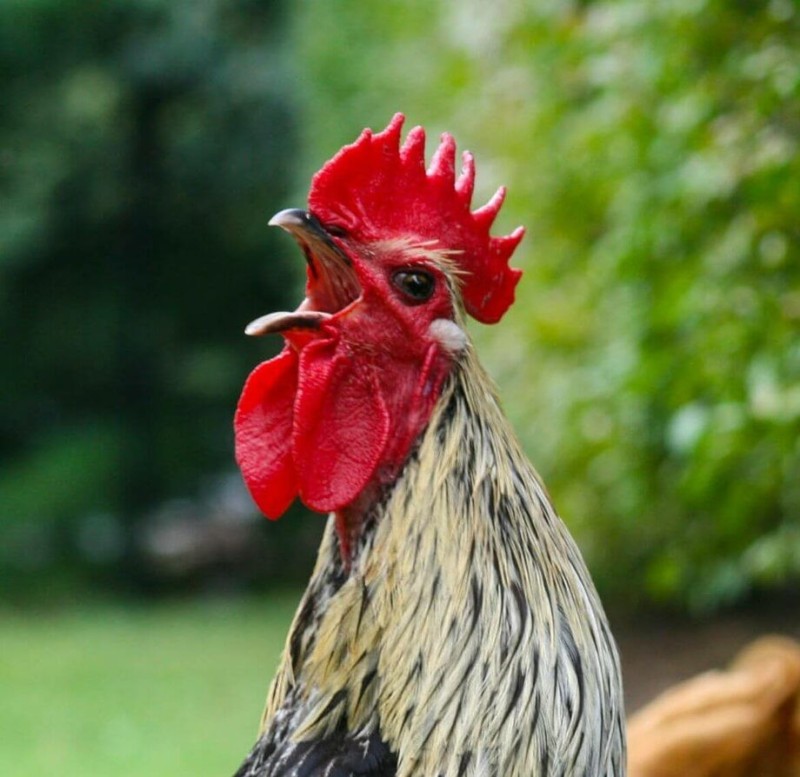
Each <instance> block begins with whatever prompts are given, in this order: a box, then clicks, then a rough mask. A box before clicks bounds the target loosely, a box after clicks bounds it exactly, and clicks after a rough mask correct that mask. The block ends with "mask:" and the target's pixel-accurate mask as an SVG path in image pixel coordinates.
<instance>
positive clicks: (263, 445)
mask: <svg viewBox="0 0 800 777" xmlns="http://www.w3.org/2000/svg"><path fill="white" fill-rule="evenodd" d="M270 223H271V224H276V225H278V226H281V227H283V228H284V229H286V230H287V231H288V232H290V233H292V234H293V235H294V237H295V238H296V239H297V241H298V242H299V244H300V246H301V247H302V249H303V251H304V252H305V255H306V259H307V262H308V283H307V286H306V299H305V300H304V301H303V302H302V304H301V305H300V306H299V307H298V309H297V310H296V311H294V312H293V313H272V314H270V315H267V316H264V317H262V318H260V319H257V320H256V321H254V322H253V323H252V324H250V326H249V327H248V328H247V332H248V334H267V333H270V332H280V333H281V334H282V335H283V336H284V338H285V340H286V347H285V348H284V350H283V351H282V352H281V353H280V354H279V355H278V356H277V357H275V358H274V359H272V360H270V361H268V362H264V363H263V364H261V365H259V366H258V367H257V368H256V369H255V370H254V371H253V373H252V374H251V375H250V377H249V378H248V380H247V383H246V385H245V388H244V391H243V393H242V396H241V399H240V401H239V406H238V408H237V412H236V420H235V429H236V456H237V460H238V462H239V465H240V467H241V469H242V473H243V474H244V478H245V482H246V483H247V485H248V488H249V489H250V492H251V494H252V495H253V498H254V499H255V501H256V503H257V504H258V505H259V507H260V508H261V509H262V510H263V512H264V513H265V514H266V515H268V516H269V517H270V518H278V517H279V516H280V515H281V514H282V513H283V512H284V511H285V510H286V508H287V507H288V506H289V504H290V503H291V502H292V500H293V499H294V498H295V496H298V495H299V496H300V498H301V499H302V501H303V502H304V503H305V504H306V505H307V506H308V507H310V508H312V509H314V510H318V511H320V512H327V511H330V510H339V509H342V508H346V507H347V506H349V505H351V504H353V503H354V502H356V501H357V500H358V499H359V497H362V496H364V495H365V494H366V495H370V494H372V492H373V491H374V492H375V494H376V495H377V493H378V492H379V490H380V488H381V487H382V485H384V484H385V483H387V482H391V481H392V480H393V479H394V478H395V477H396V476H397V474H398V472H399V470H400V467H401V466H402V464H403V462H404V461H405V459H406V458H407V456H408V453H409V451H410V449H411V446H412V444H413V442H414V440H415V439H416V438H417V436H418V435H419V434H420V432H421V431H422V429H423V428H424V426H425V424H426V423H427V421H428V419H429V418H430V413H431V411H432V409H433V406H434V404H435V402H436V400H437V398H438V397H439V394H440V391H441V387H442V383H443V381H444V379H445V377H446V376H447V374H448V371H449V369H450V367H451V365H452V361H453V356H454V355H455V354H457V353H458V352H459V351H460V350H462V349H463V348H464V347H465V346H466V342H467V341H466V335H465V334H464V332H463V330H462V329H461V328H460V326H459V325H458V324H457V323H456V322H455V321H454V319H455V318H456V312H455V302H454V300H455V298H456V297H455V292H454V284H455V280H454V276H453V275H452V273H451V272H450V269H449V268H450V267H451V262H450V260H449V259H448V257H447V255H446V252H441V251H437V250H436V248H435V247H433V246H432V245H431V243H430V241H428V242H426V241H424V240H415V239H413V238H408V239H399V238H395V239H390V240H385V241H374V242H371V243H369V244H363V243H359V242H358V241H356V240H355V239H354V238H351V237H349V236H348V235H347V234H346V233H345V232H344V231H343V230H342V229H341V228H337V227H332V226H331V227H325V226H323V225H322V224H321V223H320V222H319V221H318V220H317V219H316V218H315V217H314V216H313V215H311V214H309V213H305V212H303V211H298V210H289V211H282V212H281V213H279V214H277V216H275V217H274V218H273V219H272V221H271V222H270Z"/></svg>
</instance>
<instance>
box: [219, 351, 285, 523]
mask: <svg viewBox="0 0 800 777" xmlns="http://www.w3.org/2000/svg"><path fill="white" fill-rule="evenodd" d="M297 363H298V359H297V354H296V353H295V351H294V350H292V349H290V348H285V349H284V350H283V351H282V352H281V353H280V354H278V356H276V357H275V358H274V359H271V360H270V361H267V362H263V363H262V364H259V366H258V367H256V368H255V369H254V370H253V372H251V373H250V377H248V379H247V382H246V383H245V385H244V389H243V390H242V395H241V397H240V398H239V404H238V406H237V408H236V416H235V418H234V430H235V437H236V461H237V462H238V463H239V467H240V468H241V471H242V475H243V476H244V481H245V484H246V485H247V488H248V489H249V491H250V494H251V495H252V497H253V499H254V500H255V502H256V504H257V505H258V507H259V508H260V509H261V511H262V512H263V513H264V514H265V515H266V516H267V517H268V518H272V519H275V518H280V516H281V515H282V514H283V513H284V512H285V511H286V509H287V508H288V507H289V505H290V504H291V503H292V500H293V499H294V498H295V496H297V491H298V483H297V474H296V472H295V467H294V462H293V461H292V451H291V440H292V406H293V404H294V399H295V394H296V393H297Z"/></svg>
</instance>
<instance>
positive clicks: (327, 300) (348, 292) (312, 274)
mask: <svg viewBox="0 0 800 777" xmlns="http://www.w3.org/2000/svg"><path fill="white" fill-rule="evenodd" d="M269 224H270V226H274V227H280V228H281V229H285V230H286V231H287V232H288V233H289V234H291V235H292V237H294V239H295V240H296V241H297V242H298V243H299V244H300V247H301V248H302V249H303V253H304V254H305V257H306V261H307V262H308V283H307V286H306V299H305V300H304V301H303V303H302V304H301V305H300V307H299V308H298V309H297V310H296V311H295V312H294V313H292V314H289V313H271V314H269V315H267V316H261V318H259V319H256V320H255V321H253V322H252V323H251V324H249V325H248V327H247V329H246V330H245V332H246V333H247V334H253V335H261V334H267V333H269V332H279V331H284V330H286V329H297V328H302V329H309V328H312V329H313V328H317V327H318V326H319V325H320V323H321V322H322V321H323V320H325V319H327V318H330V314H333V313H337V312H338V311H340V310H341V309H342V308H344V307H346V306H347V305H349V304H350V303H351V302H353V300H355V299H357V298H358V296H359V295H360V294H361V286H360V284H359V282H358V278H357V276H356V273H355V271H354V269H353V263H352V261H351V260H350V258H349V257H348V256H347V254H346V253H345V252H344V251H343V250H342V249H341V248H340V247H339V246H338V245H337V244H336V242H335V241H334V240H333V238H332V237H331V235H330V234H329V233H328V231H327V230H326V229H325V227H324V226H323V225H322V224H321V223H320V221H319V219H317V218H316V217H315V216H314V215H313V214H312V213H308V212H307V211H304V210H300V209H299V208H289V209H287V210H282V211H280V213H276V214H275V215H274V216H273V217H272V218H271V219H270V220H269Z"/></svg>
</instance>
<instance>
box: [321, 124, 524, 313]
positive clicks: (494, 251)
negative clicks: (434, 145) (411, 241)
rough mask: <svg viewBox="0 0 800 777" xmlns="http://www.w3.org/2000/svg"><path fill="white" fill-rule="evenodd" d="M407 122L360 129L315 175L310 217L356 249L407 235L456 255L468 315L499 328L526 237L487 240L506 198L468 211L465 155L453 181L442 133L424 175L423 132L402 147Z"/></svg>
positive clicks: (469, 171) (449, 141)
mask: <svg viewBox="0 0 800 777" xmlns="http://www.w3.org/2000/svg"><path fill="white" fill-rule="evenodd" d="M404 119H405V117H404V116H403V114H402V113H397V114H395V116H394V118H393V119H392V121H391V122H390V124H389V126H388V127H387V128H386V129H385V130H383V132H379V133H378V134H377V135H374V134H373V133H372V131H371V130H368V129H365V130H364V131H363V132H362V133H361V135H360V137H359V138H358V140H356V142H355V143H353V144H352V145H349V146H345V147H344V148H343V149H342V150H341V151H339V153H338V154H336V156H334V157H333V159H331V160H330V161H329V162H327V163H326V164H325V166H324V167H323V168H322V169H321V170H320V171H319V172H318V173H317V174H316V175H315V176H314V178H313V180H312V182H311V191H310V192H309V195H308V204H309V210H310V211H311V212H312V213H313V214H314V215H315V216H316V217H317V218H318V219H319V220H320V221H321V222H322V223H323V224H327V225H331V226H333V225H335V226H339V227H342V228H344V229H345V230H347V232H348V234H349V235H351V236H352V237H354V238H355V239H357V240H359V241H362V242H370V241H375V240H384V239H387V238H395V237H405V236H409V235H411V236H413V237H415V238H419V239H420V240H421V241H435V242H434V243H433V247H437V248H442V249H447V250H452V251H458V252H459V253H458V254H455V255H454V257H453V259H454V261H455V262H456V264H457V265H458V267H459V269H460V270H461V271H462V272H463V273H464V276H463V278H462V285H461V290H462V294H463V299H464V305H465V307H466V309H467V312H468V313H469V314H470V315H471V316H473V317H474V318H476V319H477V320H478V321H481V322H483V323H484V324H494V323H495V322H497V321H499V320H500V319H501V318H502V316H503V314H504V313H505V312H506V310H508V308H509V306H510V305H511V303H512V302H513V301H514V287H515V286H516V285H517V281H519V278H520V276H521V275H522V271H521V270H517V269H514V268H512V267H509V266H508V261H509V259H510V258H511V254H512V253H513V252H514V249H515V248H516V247H517V245H518V244H519V242H520V240H522V236H523V234H524V233H525V230H524V229H523V228H522V227H518V228H517V229H515V230H514V231H513V232H512V233H511V234H510V235H504V236H501V237H492V236H491V235H490V234H489V230H490V229H491V226H492V222H494V220H495V217H496V216H497V213H498V211H499V210H500V206H501V205H502V204H503V199H504V198H505V188H503V187H501V188H500V189H498V190H497V193H496V194H495V195H494V197H492V199H491V200H489V202H487V203H486V205H484V206H483V207H482V208H478V209H477V210H476V211H471V210H470V205H471V200H472V190H473V186H474V183H475V163H474V161H473V159H472V154H470V153H469V152H468V151H465V152H464V155H463V167H462V170H461V175H459V177H458V179H456V177H455V153H456V144H455V141H454V140H453V138H452V137H451V136H450V135H448V134H447V133H445V134H444V135H442V142H441V144H440V145H439V148H438V149H437V150H436V153H435V154H434V156H433V160H432V161H431V164H430V167H429V168H428V170H427V171H426V170H425V131H424V130H423V129H422V127H415V128H414V129H412V130H411V132H409V133H408V136H407V138H406V141H405V143H404V144H403V146H402V148H401V147H400V131H401V129H402V127H403V121H404Z"/></svg>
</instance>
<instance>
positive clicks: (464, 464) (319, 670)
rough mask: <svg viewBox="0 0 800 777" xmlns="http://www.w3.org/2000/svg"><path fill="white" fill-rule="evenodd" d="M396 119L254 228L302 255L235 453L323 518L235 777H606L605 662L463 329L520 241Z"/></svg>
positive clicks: (620, 760) (613, 774) (602, 629)
mask: <svg viewBox="0 0 800 777" xmlns="http://www.w3.org/2000/svg"><path fill="white" fill-rule="evenodd" d="M402 124H403V116H402V115H401V114H397V115H396V116H395V117H394V118H393V120H392V121H391V123H390V124H389V126H388V127H387V128H386V129H385V130H383V131H382V132H379V133H372V132H371V131H370V130H365V131H364V132H363V133H362V134H361V136H360V137H359V138H358V139H357V140H356V142H355V143H353V144H352V145H349V146H345V147H344V148H343V149H342V150H341V151H340V152H339V153H338V154H337V155H335V156H334V157H333V158H332V159H331V160H330V161H329V162H328V163H327V164H325V165H324V166H323V168H322V169H321V170H320V171H319V172H318V173H317V174H316V175H315V176H314V178H313V181H312V184H311V190H310V194H309V200H308V209H307V210H284V211H281V212H280V213H278V214H277V215H276V216H274V217H273V218H272V220H271V222H270V223H271V224H272V225H276V226H279V227H282V228H283V229H284V230H286V231H287V232H289V233H291V235H292V236H293V237H294V238H295V239H296V241H297V242H298V243H299V245H300V247H301V248H302V250H303V253H304V254H305V258H306V262H307V274H308V280H307V286H306V297H305V299H304V301H303V302H302V303H301V304H300V306H299V307H298V308H297V309H296V310H295V311H294V312H281V313H272V314H269V315H266V316H263V317H261V318H259V319H256V320H255V321H253V322H252V323H251V324H250V325H249V326H248V327H247V330H246V332H247V333H248V334H251V335H264V334H268V333H280V334H281V335H282V336H283V338H284V339H285V343H286V344H285V347H284V349H283V351H282V352H281V353H280V354H279V355H278V356H276V357H275V358H273V359H271V360H270V361H267V362H265V363H263V364H261V365H259V366H258V367H257V368H256V369H255V370H254V371H253V373H252V374H251V375H250V377H249V378H248V380H247V382H246V384H245V387H244V390H243V392H242V396H241V398H240V400H239V405H238V407H237V411H236V418H235V433H236V455H237V461H238V463H239V466H240V468H241V470H242V473H243V476H244V479H245V482H246V484H247V486H248V488H249V490H250V493H251V494H252V496H253V498H254V500H255V502H256V503H257V504H258V506H259V507H260V508H261V510H262V511H263V512H264V513H265V514H266V515H267V516H268V517H270V518H273V519H275V518H278V517H279V516H280V515H281V514H282V513H283V512H284V511H285V510H286V509H287V507H288V506H289V505H290V504H291V502H292V501H293V500H294V499H295V498H297V497H299V498H300V500H302V502H303V503H304V504H305V505H307V506H308V507H309V508H311V509H312V510H315V511H318V512H322V513H329V514H330V517H329V519H328V522H327V525H326V528H325V532H324V535H323V539H322V542H321V546H320V550H319V556H318V560H317V563H316V566H315V568H314V571H313V574H312V577H311V581H310V583H309V585H308V589H307V590H306V592H305V595H304V596H303V599H302V602H301V604H300V606H299V609H298V611H297V613H296V615H295V618H294V621H293V623H292V625H291V628H290V632H289V635H288V638H287V642H286V648H285V650H284V653H283V655H282V657H281V660H280V665H279V667H278V670H277V674H276V676H275V678H274V680H273V682H272V686H271V688H270V692H269V696H268V700H267V705H266V710H265V712H264V716H263V720H262V725H261V733H260V736H259V738H258V740H257V742H256V744H255V746H254V747H253V749H252V751H251V752H250V754H249V755H248V756H247V758H246V759H245V761H244V763H243V764H242V766H241V767H240V768H239V770H238V772H237V777H278V775H296V776H297V777H300V776H302V775H328V776H329V777H334V776H336V777H347V776H350V775H353V776H355V775H363V776H368V775H369V776H371V777H378V776H379V775H386V776H388V775H393V776H394V775H397V777H409V776H410V775H419V776H420V777H434V776H435V775H442V776H443V777H456V775H464V776H467V775H500V776H503V777H514V776H515V775H519V777H533V776H534V775H538V776H544V775H583V776H585V777H603V776H606V777H621V776H622V775H624V774H625V734H624V722H623V721H624V716H623V702H622V689H621V681H620V670H619V661H618V657H617V651H616V647H615V644H614V640H613V638H612V635H611V633H610V630H609V626H608V623H607V620H606V617H605V615H604V613H603V609H602V606H601V604H600V601H599V599H598V596H597V593H596V592H595V589H594V586H593V584H592V581H591V578H590V576H589V573H588V572H587V570H586V567H585V565H584V562H583V560H582V558H581V555H580V553H579V551H578V549H577V547H576V546H575V544H574V542H573V540H572V539H571V537H570V536H569V534H568V532H567V530H566V528H565V526H564V525H563V523H562V522H561V520H560V519H559V518H558V516H557V515H556V512H555V510H554V508H553V506H552V504H551V503H550V500H549V498H548V496H547V493H546V491H545V488H544V486H543V485H542V483H541V481H540V480H539V477H538V476H537V474H536V472H535V471H534V469H533V467H532V466H531V464H530V463H529V462H528V460H527V458H526V456H525V454H524V453H523V451H522V449H521V447H520V445H519V443H518V442H517V439H516V437H515V435H514V433H513V431H512V429H511V427H510V425H509V423H508V421H507V420H506V418H505V417H504V415H503V412H502V411H501V408H500V405H499V403H498V400H497V397H496V394H495V390H494V387H493V385H492V383H491V381H490V379H489V378H488V376H487V375H486V373H485V372H484V371H483V369H482V368H481V367H480V365H479V363H478V361H477V359H476V356H475V352H474V349H473V346H472V344H471V342H470V339H469V337H468V335H467V333H466V330H465V322H466V316H467V315H470V316H472V317H473V318H475V319H477V320H478V321H481V322H483V323H495V322H497V321H498V320H499V319H500V318H501V317H502V316H503V314H504V313H505V311H506V310H507V308H508V307H509V306H510V305H511V303H512V302H513V299H514V288H515V286H516V284H517V281H518V280H519V277H520V275H521V272H520V271H519V270H516V269H512V268H510V267H509V265H508V262H509V259H510V257H511V254H512V252H513V251H514V249H515V248H516V246H517V244H518V243H519V242H520V240H521V239H522V236H523V230H522V229H521V228H519V229H517V230H516V231H514V232H512V233H511V234H510V235H506V236H502V237H494V236H491V235H490V228H491V225H492V222H493V221H494V219H495V217H496V215H497V213H498V211H499V209H500V206H501V205H502V202H503V199H504V196H505V190H504V189H502V188H501V189H500V190H499V191H498V192H497V193H496V194H495V195H494V197H493V198H492V199H491V200H490V201H489V202H488V203H487V204H486V205H484V206H483V207H481V208H479V209H477V210H475V211H472V210H471V204H470V203H471V199H472V190H473V184H474V177H475V168H474V163H473V159H472V156H471V155H470V154H469V153H465V154H464V155H463V167H462V170H461V172H460V174H459V175H458V177H456V175H455V143H454V141H453V139H452V137H450V136H449V135H447V134H445V135H443V136H442V141H441V144H440V146H439V148H438V150H437V151H436V153H435V155H434V157H433V160H432V162H431V163H430V166H429V168H428V169H427V170H426V167H425V153H424V144H425V135H424V131H423V130H422V129H421V128H420V127H417V128H415V129H413V130H411V132H410V133H409V134H408V135H407V137H406V139H405V141H404V142H403V143H402V145H401V129H402Z"/></svg>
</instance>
